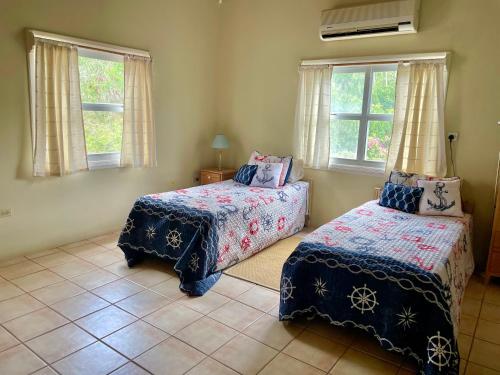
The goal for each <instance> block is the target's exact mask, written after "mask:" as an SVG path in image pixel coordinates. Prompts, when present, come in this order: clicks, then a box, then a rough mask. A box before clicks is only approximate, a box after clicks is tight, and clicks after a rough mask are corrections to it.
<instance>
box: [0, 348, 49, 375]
mask: <svg viewBox="0 0 500 375" xmlns="http://www.w3.org/2000/svg"><path fill="white" fill-rule="evenodd" d="M43 367H45V363H44V362H43V361H42V360H40V358H38V357H37V356H36V355H34V354H33V353H32V352H30V351H29V350H28V349H27V348H26V347H25V346H24V345H17V346H14V347H12V348H10V349H7V350H5V351H4V352H1V353H0V374H6V375H7V374H9V375H16V374H19V375H21V374H30V373H32V372H34V371H36V370H38V369H41V368H43Z"/></svg>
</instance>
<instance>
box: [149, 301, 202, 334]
mask: <svg viewBox="0 0 500 375" xmlns="http://www.w3.org/2000/svg"><path fill="white" fill-rule="evenodd" d="M202 316H203V315H202V314H200V313H199V312H197V311H194V310H192V309H190V308H188V307H186V306H184V305H182V304H180V303H179V302H173V303H171V304H168V305H166V306H165V307H163V308H161V309H160V310H158V311H155V312H154V313H152V314H151V315H148V316H146V317H144V318H143V320H144V321H146V322H148V323H149V324H152V325H154V326H155V327H158V328H160V329H161V330H163V331H165V332H168V333H170V334H174V333H175V332H177V331H179V330H181V329H183V328H184V327H186V326H188V325H189V324H191V323H193V322H194V321H196V320H198V319H200V318H201V317H202Z"/></svg>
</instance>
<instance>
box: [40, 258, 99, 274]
mask: <svg viewBox="0 0 500 375" xmlns="http://www.w3.org/2000/svg"><path fill="white" fill-rule="evenodd" d="M95 269H96V266H95V265H93V264H92V263H88V262H85V261H83V260H81V259H78V260H75V261H72V262H68V263H64V264H60V265H58V266H55V267H50V270H51V271H53V272H55V273H57V274H58V275H60V276H62V277H65V278H66V279H71V278H73V277H76V276H79V275H83V274H84V273H87V272H90V271H93V270H95Z"/></svg>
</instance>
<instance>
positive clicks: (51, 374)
mask: <svg viewBox="0 0 500 375" xmlns="http://www.w3.org/2000/svg"><path fill="white" fill-rule="evenodd" d="M31 375H57V372H55V371H54V370H52V369H51V368H50V367H48V366H47V367H44V368H42V369H40V370H38V371H36V372H34V373H32V374H31Z"/></svg>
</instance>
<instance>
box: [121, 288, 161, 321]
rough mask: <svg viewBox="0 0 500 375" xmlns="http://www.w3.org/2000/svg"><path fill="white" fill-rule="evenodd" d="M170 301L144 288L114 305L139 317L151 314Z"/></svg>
mask: <svg viewBox="0 0 500 375" xmlns="http://www.w3.org/2000/svg"><path fill="white" fill-rule="evenodd" d="M170 302H171V301H170V300H169V299H167V298H165V297H163V296H161V295H159V294H157V293H154V292H151V291H149V290H144V291H142V292H140V293H137V294H134V295H133V296H132V297H128V298H126V299H124V300H121V301H120V302H118V303H117V304H116V305H117V306H119V307H120V308H122V309H123V310H125V311H128V312H129V313H131V314H134V315H135V316H138V317H139V318H142V317H143V316H146V315H148V314H151V313H152V312H153V311H156V310H158V309H160V308H161V307H163V306H165V305H167V304H168V303H170Z"/></svg>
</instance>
